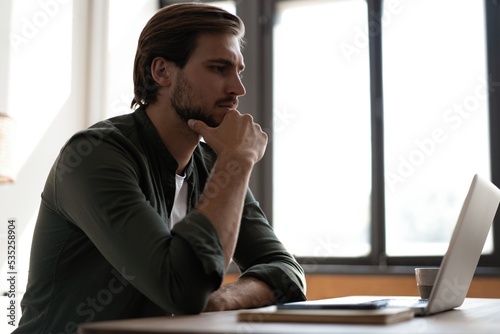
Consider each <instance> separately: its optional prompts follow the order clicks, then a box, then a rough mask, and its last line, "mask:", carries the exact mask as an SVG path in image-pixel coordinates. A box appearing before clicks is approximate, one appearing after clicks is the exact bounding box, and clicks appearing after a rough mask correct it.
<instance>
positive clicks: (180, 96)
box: [170, 72, 219, 128]
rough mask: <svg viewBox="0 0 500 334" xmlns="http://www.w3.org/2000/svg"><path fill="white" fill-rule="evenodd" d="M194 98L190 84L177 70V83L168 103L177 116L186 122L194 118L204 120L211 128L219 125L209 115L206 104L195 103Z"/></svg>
mask: <svg viewBox="0 0 500 334" xmlns="http://www.w3.org/2000/svg"><path fill="white" fill-rule="evenodd" d="M196 100H197V99H196V95H195V94H193V88H192V86H191V84H190V83H189V82H188V81H187V80H186V78H185V77H184V75H183V74H182V72H179V75H178V80H177V85H176V86H175V88H174V91H173V94H172V97H171V98H170V103H171V104H172V107H173V108H174V110H175V112H176V113H177V116H179V118H180V119H181V120H183V121H184V122H186V123H187V121H188V120H189V119H196V120H200V121H203V122H205V123H206V124H207V125H208V126H210V127H212V128H215V127H217V126H219V122H217V121H216V120H215V118H214V117H212V116H211V115H210V112H209V110H210V109H209V107H208V104H206V103H205V104H203V103H198V104H196V103H195V102H193V101H196ZM198 100H199V99H198Z"/></svg>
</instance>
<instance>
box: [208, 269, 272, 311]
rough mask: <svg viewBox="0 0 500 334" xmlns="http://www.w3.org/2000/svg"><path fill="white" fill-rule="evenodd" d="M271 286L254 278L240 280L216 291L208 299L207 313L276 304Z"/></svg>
mask: <svg viewBox="0 0 500 334" xmlns="http://www.w3.org/2000/svg"><path fill="white" fill-rule="evenodd" d="M274 299H275V298H274V293H273V291H272V289H271V287H270V286H269V285H267V284H266V283H264V282H263V281H261V280H259V279H257V278H253V277H244V278H240V279H238V280H237V281H235V282H233V283H229V284H226V285H224V286H222V287H221V288H219V289H218V290H216V291H214V292H213V293H212V294H211V295H210V297H209V298H208V302H207V306H206V308H205V312H213V311H226V310H237V309H246V308H255V307H263V306H267V305H272V304H274V303H275V300H274Z"/></svg>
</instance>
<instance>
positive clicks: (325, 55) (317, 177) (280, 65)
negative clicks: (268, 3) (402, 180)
mask: <svg viewBox="0 0 500 334" xmlns="http://www.w3.org/2000/svg"><path fill="white" fill-rule="evenodd" d="M275 15H276V16H275V24H274V31H273V40H274V44H273V73H274V83H273V97H274V105H273V115H274V117H273V142H272V144H273V153H274V154H273V168H274V171H273V186H274V187H273V212H274V216H273V222H274V227H275V230H276V233H277V234H278V236H279V237H280V239H281V240H282V241H283V242H284V243H285V244H287V247H288V248H289V250H290V251H291V252H292V253H293V254H295V255H297V256H315V257H331V256H337V257H338V256H342V257H344V256H366V255H368V254H369V253H370V241H369V232H370V231H369V223H370V191H371V149H370V137H371V131H370V104H369V102H370V86H369V84H370V72H369V67H368V65H369V63H368V52H367V51H366V50H364V52H362V54H360V55H359V57H358V58H357V59H356V61H352V60H351V59H349V56H348V55H346V53H345V52H344V50H343V48H342V47H339V46H341V45H342V44H343V43H345V41H348V40H350V39H351V38H352V32H353V31H355V30H356V29H359V30H361V31H366V30H367V26H368V21H367V20H366V16H367V7H366V2H365V1H364V0H355V1H298V2H297V1H293V2H292V1H286V2H279V3H277V6H276V13H275ZM325 169H326V170H327V174H326V175H322V174H323V172H324V171H325ZM299 194H300V195H299ZM291 208H293V209H291ZM346 225H348V226H349V228H348V229H346V228H345V226H346ZM297 240H301V242H297Z"/></svg>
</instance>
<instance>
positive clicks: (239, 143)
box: [188, 110, 267, 165]
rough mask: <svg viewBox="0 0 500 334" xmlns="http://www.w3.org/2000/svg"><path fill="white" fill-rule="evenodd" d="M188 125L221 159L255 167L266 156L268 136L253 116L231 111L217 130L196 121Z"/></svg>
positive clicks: (191, 121) (192, 120)
mask: <svg viewBox="0 0 500 334" xmlns="http://www.w3.org/2000/svg"><path fill="white" fill-rule="evenodd" d="M188 125H189V127H190V128H191V129H192V130H194V131H195V132H197V133H198V134H199V135H201V136H202V137H203V138H204V139H205V142H206V143H207V144H208V145H209V146H210V147H211V148H212V149H213V150H214V151H215V153H216V154H217V156H219V157H225V156H227V157H230V158H231V159H234V160H236V161H240V160H243V161H248V162H250V163H251V164H252V165H254V164H256V163H257V162H258V161H259V160H260V159H261V158H262V156H263V155H264V152H265V149H266V145H267V134H266V133H265V132H263V131H262V129H261V127H260V125H259V124H257V123H254V122H253V118H252V116H251V115H248V114H245V115H242V114H240V113H239V112H238V111H237V110H230V111H229V112H228V113H227V114H226V116H225V117H224V119H223V120H222V122H221V124H220V125H219V126H218V127H216V128H212V127H209V126H208V125H206V124H205V123H204V122H202V121H199V120H194V119H191V120H189V121H188Z"/></svg>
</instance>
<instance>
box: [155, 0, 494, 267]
mask: <svg viewBox="0 0 500 334" xmlns="http://www.w3.org/2000/svg"><path fill="white" fill-rule="evenodd" d="M282 1H294V0H238V1H235V4H236V13H237V14H238V16H239V17H240V18H241V19H242V20H243V21H244V22H245V26H246V37H245V39H246V46H245V48H244V49H243V55H244V57H245V62H246V65H247V66H246V70H245V77H244V79H243V81H244V84H245V86H246V88H247V95H246V96H245V98H244V99H241V101H240V108H239V109H240V111H242V112H247V113H251V114H252V115H253V116H254V119H255V120H256V122H258V123H259V124H261V126H262V128H263V129H264V130H265V131H266V132H267V133H268V134H269V144H268V147H267V151H266V154H265V156H264V158H263V159H262V160H261V161H260V162H259V164H258V165H256V166H255V169H254V173H253V175H252V178H251V182H250V187H251V188H252V190H253V192H254V194H255V196H256V198H257V199H258V200H259V201H260V203H261V206H262V208H263V210H264V212H266V214H267V216H268V218H269V222H270V224H271V225H272V222H273V205H272V201H273V189H272V184H273V182H272V177H273V162H272V155H273V124H272V123H273V114H272V112H273V98H272V96H273V84H272V83H273V75H272V72H273V71H272V63H273V52H272V50H273V36H272V34H273V20H274V17H275V8H276V5H277V3H279V2H282ZM483 1H484V4H485V22H486V23H485V28H486V48H487V50H486V54H487V60H486V64H487V71H486V73H487V74H488V75H490V80H489V81H488V85H489V87H488V89H489V97H488V102H489V105H488V110H489V123H490V124H489V126H490V129H489V130H490V131H489V132H490V161H491V179H492V182H493V183H494V184H496V185H497V186H500V154H498V153H500V131H498V130H499V129H498V126H499V125H500V86H498V87H497V83H500V62H498V61H496V60H497V59H500V3H499V2H498V1H497V0H483ZM174 2H182V1H169V0H160V5H161V6H164V5H166V4H170V3H174ZM203 2H206V3H209V2H211V1H203ZM366 3H367V13H369V14H368V17H367V20H368V24H369V26H370V27H371V29H369V36H368V39H369V61H370V64H369V68H370V95H371V101H370V105H371V123H372V138H373V139H372V194H373V196H372V199H371V200H372V203H371V204H372V211H371V236H370V242H371V246H372V247H371V252H370V254H369V255H368V256H366V257H355V258H353V257H348V258H345V257H325V258H316V257H297V259H298V261H299V262H300V263H301V265H302V266H303V267H304V269H305V270H306V272H308V273H349V274H353V273H358V274H380V273H383V274H409V273H412V272H413V268H414V267H415V266H439V265H440V263H441V260H442V256H401V257H394V256H390V257H389V256H387V255H386V254H385V250H386V248H385V243H386V240H385V189H384V188H385V185H384V135H383V134H384V133H383V132H384V127H383V126H384V123H383V120H384V119H383V116H384V107H383V101H384V97H383V77H382V75H383V73H382V72H383V71H382V64H383V58H382V57H383V55H382V38H383V31H382V27H381V26H380V22H382V19H381V16H382V11H383V0H366ZM450 10H451V9H450ZM423 24H424V22H423ZM499 211H500V210H499ZM493 243H494V246H493V253H492V254H488V255H482V256H481V258H480V260H479V264H478V268H477V270H476V273H477V274H479V275H486V276H500V261H498V259H500V214H499V213H498V212H497V215H496V216H495V219H494V222H493Z"/></svg>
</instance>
